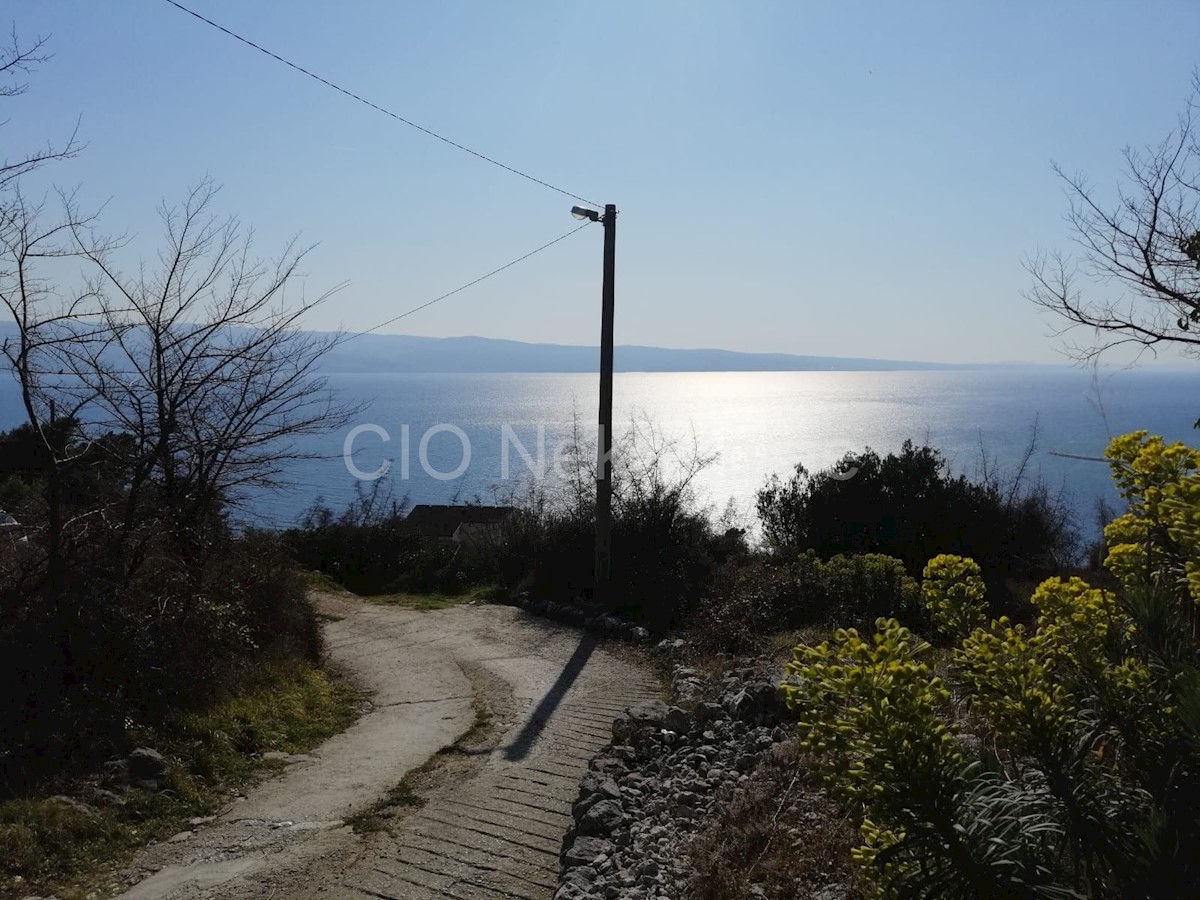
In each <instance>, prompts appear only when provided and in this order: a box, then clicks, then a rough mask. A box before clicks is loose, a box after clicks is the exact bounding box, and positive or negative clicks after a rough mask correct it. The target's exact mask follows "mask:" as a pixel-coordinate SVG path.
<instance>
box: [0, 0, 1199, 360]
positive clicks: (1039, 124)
mask: <svg viewBox="0 0 1200 900" xmlns="http://www.w3.org/2000/svg"><path fill="white" fill-rule="evenodd" d="M189 5H191V6H192V7H193V8H194V9H196V10H197V11H198V12H201V13H203V14H205V15H207V16H209V17H211V18H213V19H216V20H218V21H220V22H222V23H223V24H226V25H227V26H228V27H230V28H231V29H233V30H235V31H238V32H241V33H243V34H245V35H246V36H247V37H249V38H251V39H253V40H256V41H258V42H260V43H262V44H265V45H266V46H268V47H269V48H271V49H274V50H276V51H277V52H279V53H281V54H282V55H284V56H287V57H289V58H292V59H294V60H295V61H296V62H298V63H300V64H302V65H306V66H308V67H310V68H312V69H314V70H316V71H318V72H319V73H321V74H323V75H325V76H327V77H328V78H330V79H331V80H334V81H338V82H340V83H343V84H344V85H346V86H347V87H349V88H351V89H353V90H355V91H358V92H359V93H362V94H364V95H366V96H367V97H369V98H371V99H373V100H375V101H376V102H378V103H380V104H381V105H384V106H387V107H390V108H392V109H394V110H396V111H397V112H399V113H401V114H402V115H404V116H406V117H408V118H411V119H413V120H415V121H417V122H419V123H421V124H423V125H425V126H426V127H429V128H432V129H434V130H437V131H440V132H442V133H444V134H446V135H447V136H449V137H451V138H453V139H455V140H457V141H460V142H462V143H464V144H467V145H469V146H472V147H474V148H476V149H478V150H480V151H481V152H483V153H486V154H489V155H491V156H494V157H496V158H498V159H500V160H503V161H505V162H508V163H510V164H511V165H514V166H517V167H518V168H522V169H525V170H527V171H529V172H531V173H532V174H534V175H536V176H538V177H540V178H543V179H545V180H547V181H550V182H553V183H555V184H558V185H561V186H563V187H565V188H566V189H568V190H570V191H572V192H574V193H578V194H580V195H582V196H584V197H589V198H592V199H594V200H596V201H597V202H599V203H605V202H612V203H616V204H618V206H619V207H620V209H621V216H620V218H619V223H620V228H619V241H618V280H617V340H618V342H620V343H640V344H655V345H662V346H668V347H724V348H729V349H736V350H751V351H755V350H760V351H782V352H795V353H815V354H828V355H854V356H879V357H891V358H904V359H926V360H937V361H968V362H980V361H996V360H1033V361H1037V360H1045V361H1053V360H1055V359H1059V358H1060V357H1059V356H1058V355H1057V354H1056V351H1055V346H1056V345H1055V342H1054V341H1053V340H1052V339H1050V338H1049V337H1047V332H1048V330H1049V325H1050V323H1048V322H1047V321H1046V320H1044V319H1043V318H1042V316H1041V315H1040V314H1039V313H1038V312H1037V311H1035V310H1034V309H1033V308H1032V307H1031V306H1030V304H1029V303H1028V302H1027V301H1025V300H1024V299H1022V297H1021V296H1020V292H1021V290H1022V289H1023V288H1025V287H1026V286H1027V284H1028V277H1027V275H1026V274H1025V272H1024V271H1023V269H1022V268H1021V260H1022V258H1023V257H1024V256H1025V255H1026V254H1029V253H1031V252H1034V251H1036V250H1038V249H1039V248H1055V247H1062V248H1066V247H1067V246H1068V244H1069V239H1068V233H1067V230H1066V227H1065V225H1064V223H1063V221H1062V218H1063V213H1064V212H1065V209H1066V203H1065V200H1064V197H1063V194H1062V191H1061V188H1060V186H1059V184H1058V183H1057V181H1056V179H1055V177H1054V175H1053V173H1052V172H1051V170H1050V162H1051V160H1055V161H1058V162H1060V163H1061V164H1063V165H1064V166H1065V167H1066V168H1067V169H1069V170H1076V169H1078V170H1083V171H1086V172H1088V173H1089V174H1090V175H1091V177H1092V178H1093V180H1094V181H1095V182H1096V183H1097V184H1098V185H1100V186H1101V187H1102V188H1105V189H1107V188H1109V187H1111V186H1112V185H1113V184H1114V183H1115V178H1116V176H1117V174H1118V172H1119V168H1120V149H1121V148H1122V147H1123V146H1125V145H1127V144H1134V145H1137V144H1142V143H1146V142H1150V141H1156V140H1158V139H1159V138H1160V137H1162V136H1163V134H1164V133H1165V132H1166V131H1167V130H1168V129H1169V128H1170V127H1171V126H1172V125H1173V124H1174V121H1175V116H1176V114H1177V113H1178V111H1179V110H1180V109H1181V108H1182V105H1183V100H1184V98H1185V97H1186V96H1187V93H1188V87H1189V79H1190V76H1191V72H1192V70H1193V68H1194V67H1195V65H1196V64H1197V63H1198V62H1200V52H1197V48H1198V47H1200V4H1197V3H1196V2H1195V0H1163V2H1145V3H1137V4H1133V3H1117V2H1087V3H1085V2H1058V3H1034V2H1017V3H999V2H997V3H990V4H982V3H962V2H954V3H950V2H946V3H940V2H939V3H930V2H906V3H884V2H877V3H823V4H816V3H807V2H797V0H792V2H732V0H729V2H722V3H715V2H699V0H690V2H668V0H654V2H644V0H643V2H609V3H604V4H599V3H583V2H562V0H557V2H512V3H495V2H456V0H438V2H432V0H430V2H424V3H416V2H381V0H372V2H366V0H358V2H352V3H351V2H345V3H336V4H335V3H329V2H316V0H288V2H283V0H269V2H268V0H256V2H254V3H246V2H236V0H190V2H189ZM6 11H8V12H9V15H10V16H12V17H13V19H14V23H15V26H16V28H17V30H18V32H19V33H20V34H22V35H23V36H25V37H32V36H34V35H37V34H48V35H50V36H51V43H50V49H51V50H52V52H53V53H54V59H53V60H51V61H50V62H49V63H48V64H46V65H45V66H44V67H43V68H42V69H41V70H40V71H39V72H38V73H36V75H34V76H33V78H32V83H31V89H30V91H29V93H28V94H27V95H25V96H24V97H21V98H19V99H17V100H15V101H9V102H7V104H6V110H5V113H4V117H5V118H8V119H9V120H10V121H9V124H8V125H7V126H5V127H4V129H3V131H0V135H2V136H3V142H4V152H6V153H15V152H16V151H17V150H19V149H22V148H25V147H27V146H28V145H30V144H36V143H41V142H44V141H45V140H46V139H47V138H48V137H50V138H53V137H55V136H57V135H62V134H64V133H65V132H68V131H69V130H70V128H71V127H72V125H73V124H74V122H75V120H76V118H77V117H81V134H82V136H83V137H84V138H85V139H86V140H87V141H88V144H89V146H88V148H87V150H86V152H85V153H84V154H83V155H82V156H81V157H80V158H78V159H77V160H74V161H71V162H70V163H67V164H63V165H61V166H58V167H56V168H55V169H54V170H53V171H52V172H51V173H50V174H51V176H52V177H53V179H54V181H56V182H58V183H60V184H65V185H70V186H75V185H78V186H79V188H80V196H81V198H83V200H84V202H85V203H89V204H92V205H98V204H99V203H102V202H105V201H107V206H106V208H105V210H104V223H105V225H106V226H107V229H108V230H109V231H119V232H128V233H130V234H131V235H132V236H133V238H134V240H133V242H132V244H131V248H130V250H131V252H140V253H143V254H145V255H150V254H152V253H153V251H154V248H155V245H156V244H155V240H156V237H157V222H156V219H155V207H156V205H157V204H158V203H159V202H160V201H161V200H162V199H164V198H167V199H173V198H179V197H181V196H182V194H183V192H184V191H185V189H186V188H187V186H188V185H189V184H191V183H194V182H195V181H197V180H198V179H200V178H202V177H204V176H210V177H211V178H213V179H214V180H216V181H217V182H220V183H222V184H223V185H224V189H223V191H222V194H221V209H222V211H224V212H228V213H235V214H237V215H239V216H240V217H242V218H243V219H244V220H245V221H246V222H247V223H250V224H253V225H254V226H255V228H256V229H257V235H258V242H259V247H260V249H261V250H262V252H263V253H264V254H270V253H272V252H274V251H276V250H277V249H278V248H279V246H280V245H281V244H282V242H283V241H284V240H285V239H286V238H288V237H289V236H291V235H293V234H296V233H299V234H300V235H301V236H302V239H303V240H305V241H308V242H314V243H317V244H318V246H317V248H316V249H315V250H314V251H313V253H312V255H311V256H310V257H309V259H308V262H307V265H306V266H305V271H306V273H307V278H306V285H305V287H306V290H307V291H309V292H315V291H320V290H323V289H325V288H328V287H330V286H332V285H334V284H337V283H339V282H342V281H348V282H349V286H348V287H347V288H345V289H344V290H343V291H342V292H341V293H340V294H338V295H337V298H336V300H335V301H334V302H333V303H332V304H330V305H328V306H327V307H326V308H325V309H324V310H323V311H321V312H320V313H319V314H317V315H315V316H314V318H313V319H312V321H311V322H310V324H311V326H312V327H314V328H330V327H337V326H342V327H346V328H348V329H351V330H363V329H366V328H370V327H372V326H374V325H375V324H377V323H378V322H380V321H382V320H384V319H387V318H389V317H390V316H392V315H395V314H397V313H399V312H402V311H404V310H406V309H409V308H411V307H413V306H416V305H418V304H419V303H422V302H424V301H426V300H428V299H430V298H431V297H433V296H436V295H438V294H441V293H443V292H445V291H447V290H450V289H452V288H454V287H457V286H458V285H459V284H461V283H463V282H466V281H468V280H470V279H472V278H474V277H476V276H478V275H480V274H482V273H484V272H486V271H488V270H490V269H492V268H495V267H496V266H499V265H501V264H503V263H505V262H507V261H509V260H510V259H512V258H514V257H516V256H519V255H521V254H522V253H525V252H527V251H528V250H530V249H532V248H534V247H536V246H538V245H539V244H542V243H544V242H546V241H548V240H550V239H552V238H554V237H556V236H558V235H559V234H561V233H563V232H565V231H567V230H568V229H569V228H570V227H571V226H572V224H573V222H572V220H571V219H570V217H569V214H568V209H569V207H570V205H571V203H572V201H571V200H569V199H567V198H565V197H562V196H560V195H558V194H555V193H553V192H551V191H548V190H546V189H544V188H540V187H538V186H536V185H533V184H530V183H528V182H526V181H524V180H522V179H519V178H516V177H515V176H512V175H510V174H508V173H505V172H503V171H501V170H499V169H496V168H493V167H491V166H488V165H486V164H483V163H480V162H479V161H478V160H475V159H473V158H471V157H468V156H466V155H464V154H462V153H460V152H458V151H454V150H452V149H450V148H447V147H446V146H444V145H442V144H440V143H438V142H436V141H433V140H431V139H429V138H428V137H425V136H423V135H421V134H420V133H418V132H415V131H413V130H412V129H409V128H407V127H405V126H403V125H401V124H399V123H397V122H395V121H393V120H391V119H389V118H386V117H384V116H382V115H380V114H379V113H377V112H374V111H372V110H369V109H366V108H364V107H362V106H360V105H358V104H355V103H353V102H351V101H349V100H347V99H346V98H345V97H343V96H341V95H338V94H336V93H334V92H332V91H330V90H329V89H327V88H324V87H322V86H321V85H318V84H316V83H314V82H312V81H309V80H307V79H304V78H302V77H301V76H299V75H297V74H296V73H294V72H292V71H291V70H289V69H287V68H285V67H283V66H281V65H279V64H278V63H275V62H273V61H271V60H269V59H267V58H266V57H264V56H262V55H260V54H258V53H255V52H254V51H251V50H249V49H248V48H246V47H244V46H242V45H240V44H237V43H235V42H234V41H232V40H230V39H229V38H227V37H225V36H223V35H221V34H219V33H218V32H215V31H213V30H212V29H210V28H208V27H207V26H205V25H202V24H201V23H199V22H197V21H196V20H194V19H192V18H191V17H189V16H187V15H185V14H183V13H181V12H179V11H178V10H176V9H174V8H172V7H171V6H169V5H168V4H166V3H165V2H162V0H123V2H120V3H116V2H109V3H96V2H84V0H55V2H53V3H50V2H38V3H34V2H30V0H25V2H21V3H17V4H14V5H9V6H8V9H7V10H6ZM600 251H601V233H600V229H599V228H598V227H592V228H589V229H585V230H584V231H583V232H581V233H579V234H577V235H575V236H574V237H572V238H570V239H569V240H568V241H565V242H564V243H562V244H560V245H558V246H556V247H554V248H552V249H551V250H549V251H547V252H546V253H544V254H541V255H539V256H537V257H535V258H533V259H531V260H529V261H528V262H526V263H523V264H522V265H520V266H518V267H515V268H514V269H512V270H510V271H508V272H506V273H504V274H502V275H500V276H497V277H496V278H493V279H491V280H489V281H488V282H485V283H484V284H482V285H480V286H479V287H476V288H472V289H471V290H469V291H466V292H464V293H462V294H459V295H457V296H455V297H453V298H451V299H450V300H447V301H445V302H444V303H442V304H439V305H438V306H435V307H432V308H431V309H429V310H425V311H423V312H421V313H418V314H417V315H414V316H411V317H409V318H407V319H405V320H404V321H403V322H401V323H397V325H396V326H394V328H392V329H390V330H395V331H404V332H407V333H414V334H428V335H461V334H479V335H485V336H491V337H504V338H512V339H517V340H529V341H553V342H564V343H594V342H595V340H596V335H597V332H598V324H599V302H598V301H599V289H600Z"/></svg>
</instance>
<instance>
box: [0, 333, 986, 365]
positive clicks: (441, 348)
mask: <svg viewBox="0 0 1200 900" xmlns="http://www.w3.org/2000/svg"><path fill="white" fill-rule="evenodd" d="M15 333H16V328H15V326H14V325H13V324H12V323H11V322H4V321H0V341H3V339H4V338H5V337H7V336H11V335H13V334H15ZM599 365H600V350H599V348H597V347H584V346H576V345H571V344H527V343H524V342H522V341H503V340H497V339H495V338H483V337H452V338H432V337H417V336H415V335H408V334H363V335H357V336H355V337H354V338H353V339H352V340H349V341H347V342H345V343H343V344H341V345H339V346H338V347H336V348H334V350H333V351H332V352H331V353H330V354H329V356H328V357H326V360H325V364H324V366H323V368H324V370H325V371H327V372H595V371H596V370H597V369H598V368H599ZM615 365H616V369H617V371H619V372H788V371H856V370H857V371H889V370H891V371H897V370H914V369H915V370H928V369H962V368H975V367H973V366H961V365H952V364H945V363H927V362H916V361H911V360H895V359H865V358H859V357H849V356H798V355H795V354H791V353H740V352H738V351H735V350H714V349H702V350H671V349H667V348H664V347H642V346H637V345H623V346H618V347H617V348H616V350H615Z"/></svg>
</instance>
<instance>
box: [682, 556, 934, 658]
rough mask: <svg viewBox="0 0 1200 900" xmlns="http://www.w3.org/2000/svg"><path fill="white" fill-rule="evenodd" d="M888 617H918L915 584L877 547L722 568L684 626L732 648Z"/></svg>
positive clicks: (704, 641)
mask: <svg viewBox="0 0 1200 900" xmlns="http://www.w3.org/2000/svg"><path fill="white" fill-rule="evenodd" d="M892 615H898V616H903V617H905V618H914V617H915V618H917V619H923V614H922V610H921V604H920V586H919V585H918V584H917V582H916V581H915V580H914V579H913V578H911V577H910V576H909V575H908V573H907V572H905V570H904V564H903V563H901V562H900V560H898V559H893V558H892V557H890V556H883V555H881V554H878V553H866V554H859V555H853V556H840V555H839V556H835V557H833V558H832V559H830V560H822V559H820V558H819V557H818V556H817V555H816V553H814V552H813V551H811V550H807V551H805V552H804V553H801V554H799V555H798V556H796V557H795V558H794V559H793V560H792V561H790V562H787V563H783V562H780V561H779V560H778V559H769V560H758V561H756V562H754V563H751V564H748V565H742V566H729V567H726V569H725V570H724V571H723V572H722V573H721V575H720V577H719V578H718V580H717V582H716V585H715V587H714V588H713V589H712V590H711V591H710V592H709V593H708V595H707V596H706V597H705V599H704V601H703V602H702V603H701V604H700V608H699V611H698V615H697V616H696V619H695V621H694V622H693V623H692V628H691V631H692V634H693V640H694V641H695V642H696V643H698V644H700V645H701V646H703V647H705V648H706V649H710V650H715V651H730V652H737V651H742V650H748V649H751V648H753V647H754V646H755V645H757V644H760V643H761V642H762V640H763V638H764V637H766V636H767V635H771V634H777V633H780V632H786V631H795V630H799V629H801V628H810V627H814V626H832V625H835V624H839V623H844V624H858V623H864V622H871V621H874V619H876V618H877V617H879V616H892Z"/></svg>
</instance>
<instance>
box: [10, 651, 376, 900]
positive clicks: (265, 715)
mask: <svg viewBox="0 0 1200 900" xmlns="http://www.w3.org/2000/svg"><path fill="white" fill-rule="evenodd" d="M361 703H362V695H361V694H360V693H359V692H358V691H357V690H355V689H354V688H352V687H351V686H350V685H348V684H346V683H345V682H342V681H339V680H337V679H335V678H332V677H331V676H330V675H329V674H327V673H326V672H324V671H322V670H320V669H318V668H315V667H313V666H310V665H302V664H288V665H274V666H270V667H268V668H265V669H263V670H262V671H261V672H259V673H258V674H257V676H256V677H255V678H254V679H252V681H251V682H250V683H248V684H246V685H245V686H244V687H243V688H242V690H240V691H239V692H238V693H237V694H235V695H231V696H230V697H228V698H226V699H225V700H223V701H221V702H219V703H217V704H215V705H214V706H213V707H212V708H210V709H209V710H207V711H205V712H203V713H193V714H187V715H181V716H178V717H177V718H176V719H174V720H173V721H171V722H169V723H167V724H165V725H164V726H163V727H161V728H159V729H156V730H153V731H150V730H146V731H142V732H139V733H137V734H136V735H135V740H136V743H138V744H141V745H143V746H150V747H155V748H156V749H158V750H159V751H160V752H161V753H162V754H163V756H164V757H166V758H167V760H168V761H169V763H170V773H169V776H168V779H167V784H166V786H165V789H164V790H163V791H161V792H159V793H150V792H147V791H142V790H137V789H133V788H127V787H123V786H121V785H119V784H115V783H106V782H105V781H104V780H102V779H100V778H93V779H90V780H87V781H82V782H78V783H74V784H71V785H69V786H60V787H59V790H60V791H61V792H62V793H61V794H60V795H57V796H38V797H23V798H16V799H11V800H7V801H5V802H3V803H0V895H4V896H8V895H10V893H9V890H7V889H11V894H15V895H17V896H24V895H26V894H38V893H41V894H55V895H57V896H58V897H60V898H61V900H76V898H82V897H85V896H87V895H88V894H89V893H91V892H92V891H95V890H98V889H99V890H106V889H112V888H115V887H116V885H115V884H112V883H106V881H107V879H106V878H105V877H104V876H105V875H106V873H107V872H108V870H109V869H110V867H111V866H112V864H113V863H116V862H118V861H119V860H121V859H122V858H124V857H126V856H127V855H129V854H130V853H131V852H132V851H133V850H135V849H136V848H138V847H141V846H144V845H145V844H146V843H148V842H149V841H151V840H161V839H163V838H166V837H169V836H170V835H172V834H175V833H177V832H179V831H181V830H183V828H184V827H185V823H186V821H187V819H188V818H190V817H193V816H202V815H207V814H209V813H211V812H213V811H214V810H215V809H216V808H217V807H218V805H219V804H220V802H221V800H222V797H223V795H224V794H225V792H227V791H228V790H229V789H231V788H235V787H240V786H243V785H245V784H247V783H248V782H250V781H251V780H252V779H253V778H254V777H255V775H256V774H259V773H260V772H261V771H262V769H263V768H264V763H263V760H262V759H261V758H260V756H259V755H260V754H262V753H264V752H266V751H268V750H279V751H283V752H287V753H298V752H301V751H303V750H308V749H311V748H313V747H315V746H316V745H317V744H319V743H321V742H322V741H323V740H325V739H326V738H328V737H331V736H332V735H334V734H337V733H338V732H340V731H342V730H344V729H345V728H346V727H347V726H349V725H350V724H351V723H352V722H353V721H354V720H355V719H356V718H357V717H358V714H359V710H360V707H361ZM109 877H111V875H109ZM5 882H7V884H5Z"/></svg>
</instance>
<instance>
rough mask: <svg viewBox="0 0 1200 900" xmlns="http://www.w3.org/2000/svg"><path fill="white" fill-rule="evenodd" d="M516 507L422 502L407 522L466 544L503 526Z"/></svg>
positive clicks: (433, 533) (424, 532)
mask: <svg viewBox="0 0 1200 900" xmlns="http://www.w3.org/2000/svg"><path fill="white" fill-rule="evenodd" d="M514 512H516V509H514V508H513V507H511V506H472V505H466V506H437V505H434V504H428V503H422V504H421V505H420V506H414V507H413V508H412V511H411V512H409V514H408V515H407V516H406V517H405V519H404V522H405V524H406V525H407V526H408V527H409V528H411V529H413V530H414V531H418V532H420V533H421V534H427V535H429V536H431V537H437V538H442V539H444V540H448V541H453V542H454V543H456V544H466V543H471V542H473V541H476V540H478V539H479V538H481V537H484V536H486V535H488V534H494V533H495V532H496V531H498V530H499V528H500V526H501V525H502V524H503V523H504V520H505V519H507V518H508V517H509V516H511V515H512V514H513V513H514Z"/></svg>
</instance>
